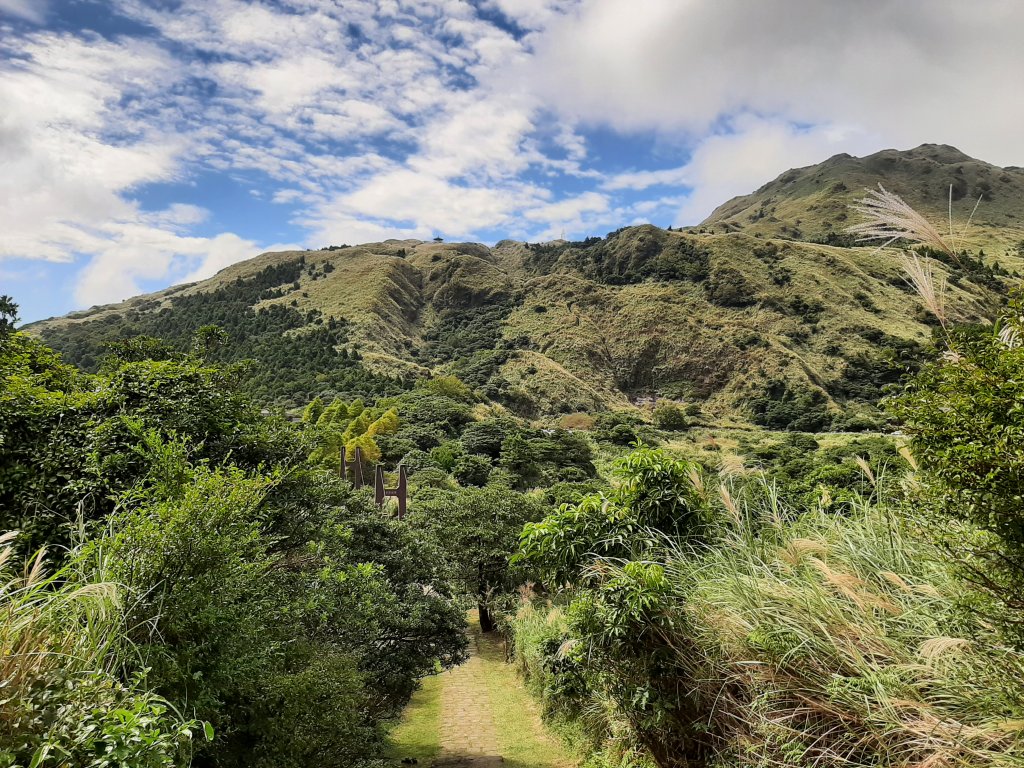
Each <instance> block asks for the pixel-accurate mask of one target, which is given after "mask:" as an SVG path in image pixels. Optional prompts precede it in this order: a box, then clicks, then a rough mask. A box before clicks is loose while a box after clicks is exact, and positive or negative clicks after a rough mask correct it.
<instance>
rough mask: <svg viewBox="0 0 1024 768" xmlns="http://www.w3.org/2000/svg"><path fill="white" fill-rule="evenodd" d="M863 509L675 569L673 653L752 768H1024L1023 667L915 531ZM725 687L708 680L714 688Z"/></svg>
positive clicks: (765, 521)
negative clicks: (964, 603)
mask: <svg viewBox="0 0 1024 768" xmlns="http://www.w3.org/2000/svg"><path fill="white" fill-rule="evenodd" d="M903 512H904V514H902V515H896V514H893V513H892V510H889V509H887V508H886V506H884V505H873V504H869V503H866V502H864V501H863V500H861V501H859V502H855V503H854V504H853V507H852V509H851V511H850V513H849V514H848V515H846V516H835V515H832V514H828V513H825V512H823V511H821V510H812V511H809V512H806V513H805V514H803V515H801V516H799V517H798V518H796V519H795V520H793V521H792V522H787V523H783V524H779V523H777V522H774V521H773V520H772V519H771V518H770V517H767V516H762V517H761V518H760V521H759V526H758V529H759V530H758V535H756V536H755V535H753V534H752V533H751V532H750V529H749V528H746V527H740V528H738V529H736V530H735V531H734V532H733V533H732V534H730V536H729V537H728V539H727V540H726V541H725V542H724V545H723V546H721V547H718V548H716V549H715V550H714V551H712V552H709V553H707V554H706V555H703V556H701V557H697V558H695V557H694V556H693V553H692V552H688V551H685V550H682V549H679V548H675V549H674V550H673V551H672V552H671V553H670V555H669V556H668V557H667V558H666V560H665V563H664V565H665V568H666V575H667V579H668V581H669V583H670V584H671V585H672V586H673V590H674V594H675V598H676V600H675V607H674V610H676V611H678V612H679V613H680V614H681V616H684V617H685V619H686V621H685V622H676V623H674V624H673V626H680V627H686V630H685V631H684V632H681V633H678V634H666V635H665V636H664V638H663V639H664V642H665V643H666V644H667V645H669V646H670V647H672V648H673V649H675V650H676V651H677V655H678V656H679V657H680V658H681V659H686V660H688V663H689V664H690V665H691V668H692V669H693V671H694V673H695V675H694V678H693V679H694V681H695V683H694V684H696V685H700V686H704V687H706V688H707V689H708V690H707V693H708V695H711V693H712V690H711V689H714V691H715V692H717V705H716V707H715V709H714V711H711V712H708V713H707V716H708V725H709V726H710V727H711V728H712V729H713V730H715V731H716V732H718V733H719V734H720V735H721V736H723V737H724V738H725V742H724V743H725V744H727V745H728V747H727V749H726V751H727V752H729V753H731V754H730V755H729V757H730V759H733V760H737V761H739V762H743V763H745V764H757V765H769V764H779V763H783V764H801V765H811V764H813V765H834V766H846V765H876V764H883V763H884V764H886V765H892V766H908V767H909V766H940V765H941V766H958V765H962V766H968V765H970V766H985V765H992V766H995V765H1010V764H1014V765H1024V738H1022V737H1024V702H1022V698H1021V693H1022V691H1021V687H1020V686H1021V682H1022V681H1024V657H1022V656H1021V654H1019V653H1018V652H1015V651H1014V650H1012V649H1010V648H1007V647H1005V646H1004V645H1003V644H1002V643H1001V641H1000V638H999V637H998V636H997V635H996V633H995V632H994V631H993V630H992V629H991V628H990V627H988V626H986V625H985V624H984V623H983V622H981V621H980V620H978V619H976V618H974V617H972V616H971V615H969V614H965V613H964V611H963V610H962V608H961V607H960V604H959V603H958V601H957V600H956V597H957V595H958V593H960V592H961V591H962V590H963V589H964V586H963V584H962V583H960V582H959V581H957V579H956V578H955V576H954V575H953V574H952V572H951V570H950V568H949V567H948V566H947V565H946V564H944V563H943V561H942V553H940V552H938V551H937V550H936V549H934V548H933V546H932V545H931V544H929V543H927V540H926V539H925V537H924V536H923V535H922V531H921V530H920V529H919V528H918V527H917V526H916V525H915V523H914V519H913V516H912V515H911V516H909V517H908V516H907V515H906V514H905V513H906V512H907V511H906V510H903ZM709 672H710V673H711V674H710V675H709V674H708V673H709Z"/></svg>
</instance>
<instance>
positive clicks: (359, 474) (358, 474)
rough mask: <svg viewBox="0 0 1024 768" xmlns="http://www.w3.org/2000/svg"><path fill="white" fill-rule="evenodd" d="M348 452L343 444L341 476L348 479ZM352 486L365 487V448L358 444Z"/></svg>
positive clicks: (353, 464) (353, 463)
mask: <svg viewBox="0 0 1024 768" xmlns="http://www.w3.org/2000/svg"><path fill="white" fill-rule="evenodd" d="M347 454H348V451H347V450H345V446H341V478H342V479H343V480H348V470H349V463H348V459H347ZM352 487H353V488H362V487H363V449H362V448H360V447H359V446H358V445H357V446H356V457H355V459H354V460H353V462H352Z"/></svg>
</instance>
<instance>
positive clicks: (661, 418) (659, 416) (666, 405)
mask: <svg viewBox="0 0 1024 768" xmlns="http://www.w3.org/2000/svg"><path fill="white" fill-rule="evenodd" d="M653 415H654V424H655V426H657V427H658V428H659V429H667V430H670V431H676V430H681V429H686V427H687V426H689V419H687V418H686V412H685V411H684V410H683V409H682V408H680V407H679V406H678V405H676V404H675V403H673V402H671V401H668V400H663V401H662V402H660V403H658V405H657V406H655V408H654V414H653Z"/></svg>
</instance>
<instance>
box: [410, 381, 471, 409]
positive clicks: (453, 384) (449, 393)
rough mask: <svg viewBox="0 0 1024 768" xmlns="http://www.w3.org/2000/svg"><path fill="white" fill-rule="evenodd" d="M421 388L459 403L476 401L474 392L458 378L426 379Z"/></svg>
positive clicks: (420, 385)
mask: <svg viewBox="0 0 1024 768" xmlns="http://www.w3.org/2000/svg"><path fill="white" fill-rule="evenodd" d="M419 388H420V389H422V390H424V391H426V392H429V393H431V394H433V395H438V396H439V397H447V398H449V399H451V400H455V401H457V402H462V403H472V402H475V400H476V398H475V397H473V392H472V391H471V390H470V389H469V387H467V386H466V385H465V384H463V383H462V381H460V380H459V377H458V376H434V377H433V378H430V379H424V380H423V381H422V382H421V383H420V384H419Z"/></svg>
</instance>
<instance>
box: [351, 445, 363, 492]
mask: <svg viewBox="0 0 1024 768" xmlns="http://www.w3.org/2000/svg"><path fill="white" fill-rule="evenodd" d="M352 469H353V472H352V480H353V482H352V485H353V486H354V487H356V488H362V487H363V449H362V448H361V447H360V446H358V445H357V446H356V463H355V466H354V467H353V468H352Z"/></svg>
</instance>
